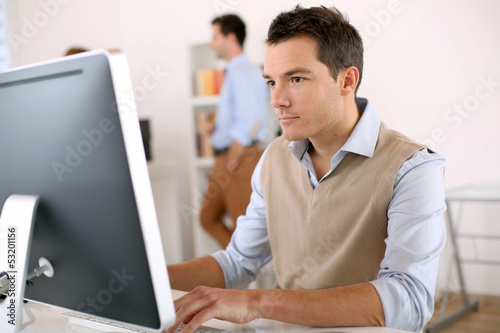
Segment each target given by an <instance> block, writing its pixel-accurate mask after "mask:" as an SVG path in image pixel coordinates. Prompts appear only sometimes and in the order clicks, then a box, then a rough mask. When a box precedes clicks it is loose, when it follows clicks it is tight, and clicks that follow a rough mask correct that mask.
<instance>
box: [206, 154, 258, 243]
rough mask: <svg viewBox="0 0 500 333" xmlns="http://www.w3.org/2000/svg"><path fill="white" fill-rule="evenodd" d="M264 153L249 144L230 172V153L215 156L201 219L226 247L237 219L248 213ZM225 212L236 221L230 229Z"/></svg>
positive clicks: (207, 229) (207, 228)
mask: <svg viewBox="0 0 500 333" xmlns="http://www.w3.org/2000/svg"><path fill="white" fill-rule="evenodd" d="M261 155H262V151H261V150H260V149H259V148H258V147H256V146H251V147H248V148H247V149H246V150H245V153H244V155H243V157H242V158H241V161H240V164H239V166H238V168H237V169H236V170H235V171H234V172H229V171H228V170H227V168H226V165H227V153H222V154H220V155H218V156H216V157H215V164H214V167H213V168H212V171H211V173H210V175H209V179H208V185H207V188H206V190H205V194H204V197H203V204H202V208H201V212H200V222H201V225H202V226H203V228H204V229H205V230H206V231H208V232H209V233H210V234H212V236H213V237H214V238H215V239H216V240H217V241H218V242H219V244H220V245H221V247H223V248H225V247H226V245H227V244H228V243H229V240H230V238H231V234H232V233H233V231H234V228H235V227H236V220H237V219H238V217H239V216H240V215H244V214H245V211H246V208H247V206H248V203H249V202H250V195H251V194H252V187H251V185H250V180H251V178H252V174H253V171H254V169H255V166H256V165H257V163H258V162H259V159H260V156H261ZM226 212H228V213H229V216H230V217H231V220H232V221H233V229H231V230H230V229H228V228H227V227H226V226H225V225H224V223H223V222H222V216H223V215H224V214H225V213H226Z"/></svg>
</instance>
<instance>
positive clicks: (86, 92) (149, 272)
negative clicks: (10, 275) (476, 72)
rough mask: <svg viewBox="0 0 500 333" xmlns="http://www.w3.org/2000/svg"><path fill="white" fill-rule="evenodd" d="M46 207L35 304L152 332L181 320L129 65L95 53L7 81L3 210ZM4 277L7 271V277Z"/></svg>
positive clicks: (1, 141) (0, 96)
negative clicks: (24, 199) (16, 201)
mask: <svg viewBox="0 0 500 333" xmlns="http://www.w3.org/2000/svg"><path fill="white" fill-rule="evenodd" d="M13 194H20V195H34V196H39V197H40V204H39V206H38V209H37V211H36V216H35V221H34V226H33V236H32V242H31V250H30V253H29V266H28V270H29V271H32V270H33V269H34V268H36V267H38V260H39V258H40V257H44V258H46V259H48V260H49V261H50V262H51V263H52V265H53V268H54V271H55V274H54V276H53V277H52V278H48V277H45V276H41V277H38V278H36V279H34V280H33V281H32V283H30V284H29V285H27V286H26V291H25V298H26V299H27V300H28V301H34V302H41V303H46V304H51V305H54V306H57V307H61V308H65V309H69V310H73V311H77V312H83V313H88V314H92V315H96V316H98V317H103V318H107V319H110V320H113V321H117V322H122V323H126V324H130V325H132V326H138V327H142V328H148V329H151V330H161V329H164V328H166V327H168V326H170V325H172V324H173V322H174V319H175V311H174V309H173V302H172V296H171V290H170V285H169V280H168V275H167V269H166V263H165V259H164V252H163V248H162V243H161V240H160V234H159V228H158V221H157V218H156V212H155V206H154V203H153V195H152V191H151V185H150V181H149V176H148V170H147V162H146V157H145V154H144V147H143V142H142V137H141V132H140V127H139V120H138V117H137V114H136V109H135V103H134V98H133V89H132V84H131V79H130V75H129V71H128V63H127V60H126V57H125V56H124V55H122V54H110V53H108V52H107V51H92V52H87V53H82V54H78V55H74V56H70V57H65V58H60V59H56V60H54V61H49V62H45V63H41V64H35V65H31V66H26V67H22V68H18V69H12V70H8V71H4V72H1V73H0V209H1V206H3V204H4V202H5V201H6V199H7V198H8V197H9V196H10V195H13ZM0 269H1V267H0Z"/></svg>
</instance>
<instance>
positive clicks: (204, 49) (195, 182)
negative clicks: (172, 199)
mask: <svg viewBox="0 0 500 333" xmlns="http://www.w3.org/2000/svg"><path fill="white" fill-rule="evenodd" d="M189 53H190V65H191V96H192V97H191V101H190V107H191V110H190V112H191V114H192V116H191V119H192V124H191V129H192V131H191V147H192V148H191V153H190V154H191V159H192V163H191V170H190V174H191V187H192V189H191V191H190V193H191V205H192V206H191V207H190V209H189V219H190V223H191V225H192V230H193V243H194V255H195V257H201V256H204V255H208V254H211V253H213V252H215V251H217V250H219V249H220V247H219V245H218V244H217V242H216V241H215V240H214V239H213V238H212V237H211V236H210V235H209V234H208V233H207V232H205V230H203V228H202V227H201V225H200V210H201V206H202V203H203V193H204V192H205V187H206V184H207V179H208V174H209V173H210V170H211V169H212V167H213V165H214V158H213V157H199V156H198V151H197V146H196V145H197V139H196V135H197V117H198V114H199V113H200V112H209V111H215V109H216V107H217V103H218V101H219V97H218V96H216V95H215V96H196V94H197V84H196V72H197V71H198V70H200V69H209V68H221V67H222V66H221V65H222V63H220V61H219V60H217V59H216V57H215V54H214V52H213V50H211V49H210V46H209V45H208V44H196V45H192V46H191V47H190V49H189Z"/></svg>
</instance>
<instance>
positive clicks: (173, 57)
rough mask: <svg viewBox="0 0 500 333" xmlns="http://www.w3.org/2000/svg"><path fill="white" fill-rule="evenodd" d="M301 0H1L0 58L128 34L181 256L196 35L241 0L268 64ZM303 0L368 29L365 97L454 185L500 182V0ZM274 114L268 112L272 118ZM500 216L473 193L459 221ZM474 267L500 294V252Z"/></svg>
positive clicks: (46, 55)
mask: <svg viewBox="0 0 500 333" xmlns="http://www.w3.org/2000/svg"><path fill="white" fill-rule="evenodd" d="M297 3H298V2H295V1H289V0H275V1H265V0H253V1H250V0H191V1H189V0H188V1H160V0H145V1H137V0H105V1H102V0H85V1H83V0H37V1H32V0H0V69H5V68H8V67H16V66H23V65H29V64H31V63H35V62H40V61H45V60H50V59H54V58H57V57H60V56H62V55H64V53H65V52H66V50H67V49H68V48H69V47H72V46H81V47H85V48H88V49H99V48H104V49H114V48H118V49H120V50H121V51H123V52H124V53H125V54H126V55H127V57H128V61H129V65H130V71H131V75H132V81H133V84H134V88H135V91H136V100H137V109H138V113H139V116H140V118H147V119H149V120H150V122H151V132H152V156H153V161H152V163H159V164H160V165H161V167H160V171H159V174H160V176H159V177H160V178H161V175H165V174H166V175H167V176H166V177H167V178H168V181H166V182H159V183H158V184H157V185H155V184H153V190H155V201H156V204H157V209H158V210H161V209H164V210H165V209H166V210H167V213H166V214H162V213H159V217H160V224H161V226H160V228H161V230H162V237H164V238H165V239H167V241H166V242H164V244H166V245H167V246H166V249H165V252H166V255H167V261H169V262H170V263H172V262H175V261H180V260H185V259H190V258H191V257H193V256H194V255H195V252H194V250H193V242H195V239H194V238H193V237H192V223H193V221H192V220H191V219H190V218H189V216H188V215H189V213H188V214H186V210H187V211H188V212H189V209H190V208H191V209H196V207H194V206H195V204H194V203H193V200H195V198H194V197H196V195H197V194H199V189H197V185H196V184H194V183H193V181H192V177H191V175H190V173H191V172H192V171H190V170H192V168H193V163H194V156H195V152H194V138H193V135H194V134H193V128H192V127H193V124H192V117H193V115H192V110H191V109H192V105H191V100H192V89H191V86H192V76H193V73H192V70H191V67H190V47H191V46H193V45H198V44H206V43H209V42H210V38H211V25H210V22H211V20H212V19H213V18H214V17H215V16H218V15H220V14H223V13H236V14H238V15H239V16H241V17H242V18H243V20H244V21H245V22H246V24H247V41H246V43H245V50H246V52H247V53H248V54H249V56H250V58H251V60H252V62H254V63H255V64H256V65H262V63H263V59H264V53H265V49H266V47H265V44H264V40H265V38H266V33H267V28H268V26H269V23H270V22H271V20H272V19H273V18H274V17H275V16H276V15H277V14H278V13H279V12H281V11H284V10H289V9H291V8H293V7H294V6H295V5H296V4H297ZM300 3H301V4H302V5H303V6H305V7H309V6H313V5H325V6H330V5H334V6H336V7H337V8H339V9H340V10H341V11H343V12H344V13H347V14H348V16H349V17H350V20H351V22H352V23H353V24H354V25H355V26H356V27H357V28H358V30H359V31H360V32H361V34H362V35H363V38H364V42H365V64H364V73H363V82H362V84H361V86H360V89H359V92H358V95H359V96H362V97H367V98H368V99H369V100H370V101H371V102H372V103H373V105H374V107H375V109H376V110H377V112H378V113H379V115H380V116H381V118H382V120H383V121H385V122H386V123H387V124H388V125H389V126H391V127H392V128H394V129H397V130H399V131H401V132H403V133H405V134H407V135H409V136H411V137H413V138H414V139H417V140H419V141H421V142H424V143H426V144H427V145H428V146H429V147H431V148H432V149H434V150H436V151H437V152H439V153H442V154H443V155H445V156H446V158H447V169H446V174H445V184H446V189H448V190H449V189H452V188H456V187H460V186H465V185H468V184H495V183H497V184H498V183H500V154H499V153H500V60H499V59H500V43H499V42H498V34H499V32H500V20H499V19H498V14H499V13H500V2H498V1H496V0H478V1H467V0H438V1H433V0H418V1H416V0H413V1H412V0H370V1H368V0H363V1H348V0H337V1H326V0H325V1H301V2H300ZM145 83H147V84H145ZM54 121H57V119H54ZM274 125H275V121H274V119H269V127H270V128H272V127H273V126H274ZM153 171H154V170H153ZM152 178H154V177H153V175H152ZM167 187H168V188H167ZM449 209H455V208H454V207H450V208H449ZM499 216H500V204H494V203H476V204H470V205H468V206H466V207H465V208H464V210H463V222H462V224H461V226H460V228H461V229H460V230H461V231H464V232H475V233H479V234H488V235H500V221H499V218H498V217H499ZM448 238H449V237H448ZM459 245H460V248H461V252H462V255H463V256H464V257H466V258H475V257H476V256H479V257H481V258H482V259H485V260H498V258H499V257H500V241H493V240H479V241H477V242H476V243H474V242H473V241H472V240H470V239H464V240H460V241H459ZM449 271H451V273H450V274H449V273H448V272H449ZM464 273H465V281H466V284H467V287H468V291H469V292H471V293H476V294H490V295H497V296H500V284H499V283H498V281H500V267H499V266H495V265H478V264H466V265H465V266H464ZM438 280H439V281H438V288H439V289H440V290H443V289H444V288H445V287H447V286H449V287H451V288H452V289H454V290H456V289H458V282H457V278H456V272H455V267H454V265H453V263H452V261H451V248H450V244H449V242H448V244H447V248H446V249H445V251H444V253H443V255H442V259H441V266H440V274H439V279H438Z"/></svg>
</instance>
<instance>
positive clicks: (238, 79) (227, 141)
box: [212, 53, 268, 149]
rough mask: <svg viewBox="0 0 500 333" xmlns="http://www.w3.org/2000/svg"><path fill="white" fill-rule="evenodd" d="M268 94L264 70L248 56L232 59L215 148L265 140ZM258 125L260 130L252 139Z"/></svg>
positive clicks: (218, 115) (214, 137)
mask: <svg viewBox="0 0 500 333" xmlns="http://www.w3.org/2000/svg"><path fill="white" fill-rule="evenodd" d="M267 91H268V89H267V86H266V84H265V81H264V79H263V78H262V71H260V70H259V69H258V68H257V67H255V66H254V65H252V63H250V60H249V59H248V56H247V55H246V54H244V53H242V54H240V55H238V56H236V57H235V58H233V59H231V61H230V62H229V63H228V65H227V67H226V73H225V74H224V83H223V84H222V90H221V94H220V99H219V104H218V106H217V112H216V115H215V130H214V132H213V133H212V145H213V146H214V148H216V149H223V148H228V147H229V146H231V143H232V142H233V141H237V142H238V143H240V144H242V145H244V146H250V145H251V144H252V141H256V140H259V138H261V137H262V135H263V133H264V131H265V127H266V125H267V124H266V108H267V106H266V105H267V98H266V96H267ZM257 122H258V125H259V128H258V131H255V132H256V133H255V136H254V137H252V130H253V127H254V126H255V124H256V123H257Z"/></svg>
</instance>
